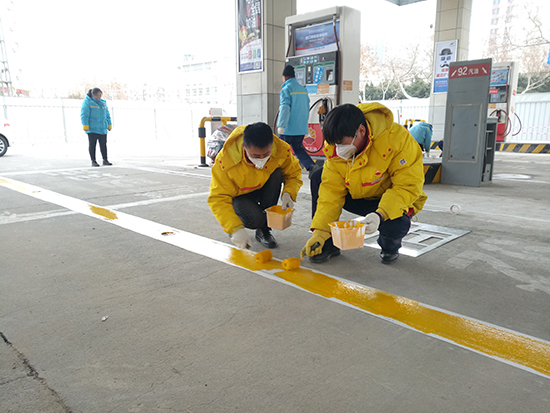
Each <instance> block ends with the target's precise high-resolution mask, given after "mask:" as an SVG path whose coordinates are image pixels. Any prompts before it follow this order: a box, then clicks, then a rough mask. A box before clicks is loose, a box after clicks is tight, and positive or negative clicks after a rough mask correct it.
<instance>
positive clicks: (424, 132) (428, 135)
mask: <svg viewBox="0 0 550 413" xmlns="http://www.w3.org/2000/svg"><path fill="white" fill-rule="evenodd" d="M409 132H410V133H411V135H412V136H413V138H414V140H415V141H416V142H418V144H419V145H420V148H421V149H422V150H423V151H424V152H425V153H426V155H429V154H430V147H431V146H432V135H433V129H432V125H430V124H429V123H426V122H420V123H417V124H416V125H414V126H413V127H412V128H411V129H409Z"/></svg>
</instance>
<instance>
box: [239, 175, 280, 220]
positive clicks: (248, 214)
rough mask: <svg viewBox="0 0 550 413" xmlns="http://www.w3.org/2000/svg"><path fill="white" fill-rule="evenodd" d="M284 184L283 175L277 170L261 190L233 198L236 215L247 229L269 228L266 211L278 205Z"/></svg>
mask: <svg viewBox="0 0 550 413" xmlns="http://www.w3.org/2000/svg"><path fill="white" fill-rule="evenodd" d="M282 183H283V173H282V172H281V170H280V169H275V171H273V173H272V174H271V176H270V177H269V179H268V180H267V182H266V183H265V185H264V186H262V187H261V188H260V189H257V190H255V191H252V192H249V193H248V194H245V195H240V196H237V197H235V198H233V208H234V209H235V213H236V214H237V215H238V217H239V218H240V219H241V221H242V222H243V224H244V226H245V227H246V228H250V229H258V228H267V216H266V215H265V209H266V208H269V207H272V206H273V205H277V202H278V201H279V195H281V185H282Z"/></svg>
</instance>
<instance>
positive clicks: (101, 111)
mask: <svg viewBox="0 0 550 413" xmlns="http://www.w3.org/2000/svg"><path fill="white" fill-rule="evenodd" d="M102 96H103V92H102V91H101V89H99V88H97V87H96V88H93V89H90V90H89V91H88V93H87V94H86V98H85V99H84V102H82V108H81V109H80V120H81V122H82V128H83V129H84V132H86V133H87V134H88V141H89V151H90V158H91V159H92V166H99V164H98V163H97V162H96V160H95V149H96V146H97V142H98V141H99V149H100V150H101V156H102V157H103V165H112V163H110V162H109V160H108V158H107V132H108V131H110V130H111V129H112V124H111V115H110V114H109V109H108V108H107V102H106V101H105V100H103V99H101V97H102Z"/></svg>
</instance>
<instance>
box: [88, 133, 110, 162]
mask: <svg viewBox="0 0 550 413" xmlns="http://www.w3.org/2000/svg"><path fill="white" fill-rule="evenodd" d="M97 141H99V150H100V151H101V156H103V160H104V161H106V160H107V159H109V158H107V135H101V134H99V133H91V132H90V133H88V142H89V144H90V145H89V151H90V158H91V159H92V161H95V148H96V146H97Z"/></svg>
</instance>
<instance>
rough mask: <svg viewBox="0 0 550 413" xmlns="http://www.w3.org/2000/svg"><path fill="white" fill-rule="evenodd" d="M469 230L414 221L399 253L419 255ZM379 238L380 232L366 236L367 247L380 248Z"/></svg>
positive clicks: (412, 255)
mask: <svg viewBox="0 0 550 413" xmlns="http://www.w3.org/2000/svg"><path fill="white" fill-rule="evenodd" d="M468 232H470V231H464V230H461V229H454V228H447V227H439V226H437V225H429V224H420V223H415V222H413V223H412V225H411V230H410V231H409V233H408V234H407V235H406V236H405V238H403V246H402V247H401V249H400V250H399V253H400V254H402V255H407V256H409V257H419V256H420V255H422V254H425V253H427V252H429V251H432V250H434V249H436V248H438V247H441V246H442V245H444V244H446V243H448V242H451V241H452V240H454V239H457V238H459V237H461V236H463V235H465V234H467V233H468ZM377 239H378V232H375V233H374V234H370V235H367V236H365V247H371V248H378V249H379V248H380V246H379V245H378V243H377V242H376V240H377Z"/></svg>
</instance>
